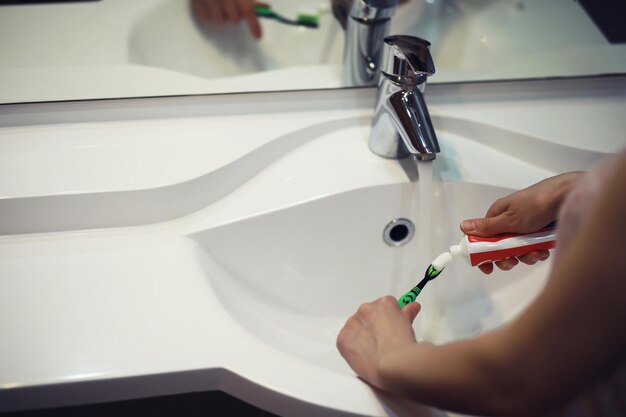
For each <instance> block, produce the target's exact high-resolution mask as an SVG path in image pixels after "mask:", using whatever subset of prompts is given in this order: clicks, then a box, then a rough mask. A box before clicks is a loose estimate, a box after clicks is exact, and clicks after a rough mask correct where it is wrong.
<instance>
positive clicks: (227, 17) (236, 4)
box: [191, 0, 263, 39]
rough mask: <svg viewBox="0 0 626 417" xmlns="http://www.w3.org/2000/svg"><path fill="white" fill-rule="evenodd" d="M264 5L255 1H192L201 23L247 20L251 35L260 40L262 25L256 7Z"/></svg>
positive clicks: (192, 7)
mask: <svg viewBox="0 0 626 417" xmlns="http://www.w3.org/2000/svg"><path fill="white" fill-rule="evenodd" d="M258 5H263V4H262V3H258V2H256V1H254V0H191V10H192V12H193V14H194V15H195V16H196V17H197V19H198V20H199V21H200V23H215V24H218V25H222V24H224V23H239V22H241V21H242V20H245V21H246V22H247V24H248V27H249V28H250V33H251V34H252V36H253V37H254V38H255V39H260V38H261V35H262V32H261V24H260V23H259V19H258V18H257V15H256V11H255V6H258Z"/></svg>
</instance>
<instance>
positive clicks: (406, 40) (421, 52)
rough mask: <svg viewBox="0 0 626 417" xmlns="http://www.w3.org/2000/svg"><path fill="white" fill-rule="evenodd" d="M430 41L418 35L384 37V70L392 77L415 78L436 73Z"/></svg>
mask: <svg viewBox="0 0 626 417" xmlns="http://www.w3.org/2000/svg"><path fill="white" fill-rule="evenodd" d="M429 46H430V42H428V41H427V40H424V39H422V38H418V37H417V36H408V35H393V36H387V37H386V38H385V39H384V48H383V64H382V67H381V70H382V72H384V73H385V74H387V75H388V76H391V77H394V78H395V77H399V78H415V77H418V76H429V75H433V74H434V73H435V63H434V62H433V58H432V56H431V55H430V50H429V49H428V47H429Z"/></svg>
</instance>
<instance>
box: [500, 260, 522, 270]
mask: <svg viewBox="0 0 626 417" xmlns="http://www.w3.org/2000/svg"><path fill="white" fill-rule="evenodd" d="M518 263H519V261H518V260H517V259H515V258H509V259H505V260H502V261H498V262H496V265H497V266H498V268H500V269H501V270H503V271H509V270H511V269H513V268H514V267H515V265H517V264H518Z"/></svg>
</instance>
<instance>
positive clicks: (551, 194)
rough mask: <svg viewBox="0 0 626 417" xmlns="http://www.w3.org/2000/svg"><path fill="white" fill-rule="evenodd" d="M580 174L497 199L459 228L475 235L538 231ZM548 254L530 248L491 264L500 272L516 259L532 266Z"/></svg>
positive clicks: (559, 177) (483, 267) (488, 269)
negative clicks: (522, 252)
mask: <svg viewBox="0 0 626 417" xmlns="http://www.w3.org/2000/svg"><path fill="white" fill-rule="evenodd" d="M581 175H582V173H580V172H569V173H566V174H561V175H557V176H554V177H551V178H547V179H545V180H543V181H541V182H538V183H537V184H534V185H532V186H530V187H528V188H525V189H523V190H520V191H516V192H514V193H513V194H510V195H508V196H506V197H503V198H500V199H498V200H496V201H495V202H494V203H493V204H492V205H491V207H489V209H488V210H487V213H486V214H485V217H484V218H478V219H469V220H464V221H463V222H461V230H462V231H463V233H466V234H468V235H473V236H479V237H491V236H495V235H499V234H502V233H531V232H535V231H537V230H540V229H541V228H543V227H544V226H546V225H547V224H549V223H551V222H553V221H554V220H556V218H557V216H558V212H559V209H560V207H561V204H562V203H563V200H564V198H565V196H566V195H567V193H568V192H569V190H570V189H571V188H572V187H573V186H574V185H575V184H576V183H577V182H578V180H579V179H580V177H581ZM549 255H550V254H549V252H548V251H547V250H533V251H530V252H528V253H526V254H524V255H521V256H518V257H517V258H509V259H505V260H502V261H498V262H495V264H496V265H497V266H498V268H500V269H502V270H503V271H508V270H510V269H511V268H513V267H514V266H515V265H517V264H518V263H519V262H520V261H521V262H523V263H525V264H528V265H532V264H534V263H536V262H538V261H543V260H546V259H547V258H548V256H549ZM479 268H480V269H481V271H483V272H484V273H485V274H490V273H491V272H492V271H493V263H490V262H489V263H484V264H482V265H479Z"/></svg>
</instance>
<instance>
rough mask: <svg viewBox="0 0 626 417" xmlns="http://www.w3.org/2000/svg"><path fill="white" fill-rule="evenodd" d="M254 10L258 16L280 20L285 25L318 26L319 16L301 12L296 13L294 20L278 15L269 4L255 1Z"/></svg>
mask: <svg viewBox="0 0 626 417" xmlns="http://www.w3.org/2000/svg"><path fill="white" fill-rule="evenodd" d="M254 11H255V12H256V15H257V16H259V17H265V18H269V19H274V20H276V21H277V22H281V23H284V24H287V25H293V26H304V27H308V28H317V27H318V26H319V18H318V17H317V16H315V15H311V14H303V13H301V14H298V16H297V17H296V19H295V20H294V19H288V18H286V17H284V16H281V15H279V14H278V13H276V12H275V11H274V10H272V8H271V6H270V5H269V4H260V3H257V4H256V5H255V6H254Z"/></svg>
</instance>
